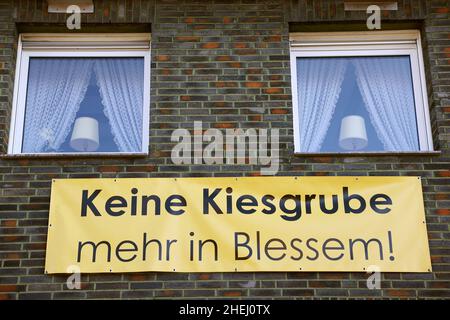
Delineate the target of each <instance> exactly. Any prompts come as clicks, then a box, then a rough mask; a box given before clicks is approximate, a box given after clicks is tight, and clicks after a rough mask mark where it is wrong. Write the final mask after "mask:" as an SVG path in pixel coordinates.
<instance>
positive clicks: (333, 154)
mask: <svg viewBox="0 0 450 320" xmlns="http://www.w3.org/2000/svg"><path fill="white" fill-rule="evenodd" d="M441 153H442V152H441V151H407V152H314V153H306V152H294V156H296V157H379V156H391V157H402V156H439V155H441Z"/></svg>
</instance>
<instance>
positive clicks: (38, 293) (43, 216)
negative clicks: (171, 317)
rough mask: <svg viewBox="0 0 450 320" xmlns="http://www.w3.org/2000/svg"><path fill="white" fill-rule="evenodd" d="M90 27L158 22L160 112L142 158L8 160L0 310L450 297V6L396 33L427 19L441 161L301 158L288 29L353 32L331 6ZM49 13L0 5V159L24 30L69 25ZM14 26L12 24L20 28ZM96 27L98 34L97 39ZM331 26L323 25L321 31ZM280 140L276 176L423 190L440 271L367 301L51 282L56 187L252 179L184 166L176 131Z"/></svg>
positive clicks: (89, 18)
mask: <svg viewBox="0 0 450 320" xmlns="http://www.w3.org/2000/svg"><path fill="white" fill-rule="evenodd" d="M94 2H95V7H96V9H95V13H94V14H90V15H85V16H84V17H83V26H90V25H96V26H97V25H98V24H110V23H112V24H114V25H113V26H112V27H111V28H114V26H117V25H118V24H122V23H128V24H132V23H151V28H152V103H151V123H150V156H149V157H146V158H136V159H133V158H114V159H111V158H109V159H107V158H95V159H92V158H72V159H70V158H66V159H11V158H8V157H3V158H0V187H1V189H0V299H26V298H54V299H60V298H155V297H156V298H157V297H164V298H167V297H185V298H194V297H195V298H197V297H200V298H207V297H235V298H239V297H265V298H276V297H283V298H299V299H303V298H314V297H315V298H331V297H333V298H335V297H338V298H344V299H345V298H417V297H419V298H442V297H446V298H450V240H449V238H450V232H449V222H450V209H449V207H450V187H449V175H450V170H449V169H450V165H449V160H450V148H449V134H450V121H449V116H450V84H449V83H450V81H449V74H450V72H449V71H450V69H449V68H450V65H449V61H450V38H449V31H450V19H449V9H448V8H449V7H450V1H449V0H432V1H418V0H417V1H416V0H400V1H398V2H399V11H398V12H386V13H384V15H383V17H384V19H386V20H388V21H399V20H401V21H419V22H420V23H421V24H422V26H423V27H422V31H423V38H424V56H425V64H426V68H427V79H428V92H429V95H430V112H431V118H432V126H433V131H434V132H433V133H434V141H435V147H436V148H437V149H438V150H440V151H442V153H441V155H437V156H395V155H391V156H377V157H372V156H371V157H364V156H359V157H354V156H352V157H342V156H341V157H331V156H326V157H324V156H321V157H298V156H293V153H292V151H293V137H292V109H291V107H292V104H291V96H290V70H289V42H288V37H289V23H290V22H291V23H295V22H297V23H312V22H324V23H329V22H348V23H351V22H358V23H361V21H364V23H365V18H366V15H365V13H364V12H362V13H361V12H344V11H343V1H340V0H338V1H327V0H290V1H283V0H263V1H250V0H214V1H212V0H211V1H204V0H198V1H191V0H165V1H164V0H155V1H151V0H149V1H145V0H129V1H125V0H110V1H108V0H98V1H94ZM65 17H66V15H64V14H48V13H47V4H46V1H39V0H21V1H9V0H1V1H0V151H1V152H3V153H5V151H6V148H7V140H8V138H7V136H8V128H9V125H10V114H11V105H12V101H11V100H12V90H13V80H14V79H13V78H14V61H15V46H16V42H17V26H20V25H25V26H27V28H28V29H30V28H31V29H33V28H34V27H35V28H39V26H43V25H47V24H49V23H50V27H51V26H52V25H55V26H56V25H57V24H58V23H64V22H65ZM16 23H17V25H16ZM93 28H95V27H93ZM325 28H326V26H325ZM194 120H202V121H203V123H204V127H205V128H206V127H215V128H238V127H240V128H249V127H252V128H279V129H280V133H281V142H282V144H281V149H282V151H281V167H280V169H281V170H280V173H279V174H280V175H330V176H332V175H393V176H398V175H414V176H421V177H422V178H423V186H424V198H425V206H426V215H427V225H428V230H429V239H430V248H431V255H432V262H433V270H434V272H433V273H426V274H406V273H402V274H400V273H389V274H383V275H382V280H383V281H382V289H381V290H368V289H367V288H366V285H365V283H366V280H365V279H366V275H365V274H362V273H314V272H308V273H306V272H303V273H205V274H183V273H175V274H172V273H142V274H112V275H109V274H107V275H94V274H90V275H83V276H82V281H83V285H82V290H76V291H70V290H67V288H66V286H65V285H64V284H65V281H66V277H65V276H47V275H44V258H45V245H46V234H47V223H48V220H47V219H48V207H49V193H50V182H51V179H53V178H81V177H83V178H87V177H92V178H97V177H104V178H108V177H184V176H196V177H198V176H244V175H257V174H258V173H259V168H257V167H253V166H250V165H249V166H242V165H217V166H207V165H191V166H188V165H186V166H175V165H173V164H172V163H171V160H170V150H171V146H172V144H171V142H170V135H171V132H172V130H173V129H176V128H180V127H185V128H193V121H194Z"/></svg>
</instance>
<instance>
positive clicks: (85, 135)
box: [70, 117, 100, 152]
mask: <svg viewBox="0 0 450 320" xmlns="http://www.w3.org/2000/svg"><path fill="white" fill-rule="evenodd" d="M99 145H100V143H99V136H98V121H97V120H96V119H94V118H90V117H80V118H78V119H77V120H75V125H74V126H73V132H72V138H71V139H70V146H71V147H72V149H74V150H76V151H81V152H94V151H96V150H97V149H98V147H99Z"/></svg>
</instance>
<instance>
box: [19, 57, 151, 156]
mask: <svg viewBox="0 0 450 320" xmlns="http://www.w3.org/2000/svg"><path fill="white" fill-rule="evenodd" d="M92 69H93V70H94V72H95V74H96V77H97V84H98V87H99V89H100V95H101V97H102V103H103V106H104V113H105V116H106V117H107V118H108V120H109V123H110V126H111V131H112V134H113V137H114V141H115V142H116V144H117V146H118V148H119V151H121V152H132V151H140V150H141V139H142V117H143V108H142V107H143V92H144V91H143V88H144V68H143V65H142V61H141V60H140V59H134V58H120V59H107V58H104V59H103V58H102V59H70V58H58V59H51V58H48V59H39V61H36V62H34V61H33V60H31V63H30V71H29V80H28V92H27V102H26V116H25V130H24V139H23V147H22V151H23V152H25V153H39V152H52V151H54V152H56V151H57V150H58V149H59V148H60V147H61V145H62V144H63V143H64V141H65V140H66V139H67V136H68V135H69V134H70V129H71V128H72V125H73V123H74V121H75V117H76V114H77V112H78V110H79V109H80V104H81V102H82V101H83V99H84V97H85V95H86V90H87V87H88V85H89V80H90V76H91V72H92Z"/></svg>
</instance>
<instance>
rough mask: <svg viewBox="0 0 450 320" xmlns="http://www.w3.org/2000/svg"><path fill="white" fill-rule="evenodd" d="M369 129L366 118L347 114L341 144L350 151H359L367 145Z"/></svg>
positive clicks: (343, 122)
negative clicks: (367, 128) (367, 129)
mask: <svg viewBox="0 0 450 320" xmlns="http://www.w3.org/2000/svg"><path fill="white" fill-rule="evenodd" d="M367 144H368V139H367V131H366V124H365V121H364V118H363V117H361V116H355V115H352V116H347V117H345V118H343V119H342V122H341V132H340V135H339V146H340V147H341V148H342V149H344V150H348V151H358V150H362V149H364V148H365V147H367Z"/></svg>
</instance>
